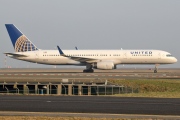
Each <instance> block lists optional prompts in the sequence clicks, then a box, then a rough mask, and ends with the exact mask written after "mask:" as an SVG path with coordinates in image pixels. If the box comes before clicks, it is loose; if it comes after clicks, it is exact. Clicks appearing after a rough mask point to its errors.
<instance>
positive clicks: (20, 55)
mask: <svg viewBox="0 0 180 120" xmlns="http://www.w3.org/2000/svg"><path fill="white" fill-rule="evenodd" d="M4 54H5V55H6V56H12V57H27V56H26V55H23V54H17V53H4Z"/></svg>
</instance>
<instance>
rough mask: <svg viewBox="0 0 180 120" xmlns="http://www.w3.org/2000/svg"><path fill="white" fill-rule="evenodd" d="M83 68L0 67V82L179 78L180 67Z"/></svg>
mask: <svg viewBox="0 0 180 120" xmlns="http://www.w3.org/2000/svg"><path fill="white" fill-rule="evenodd" d="M82 70H83V69H0V82H43V81H44V82H58V81H59V79H73V80H76V79H94V80H97V79H180V69H160V70H159V72H158V73H153V72H152V70H148V69H116V70H112V71H111V70H107V71H105V70H95V72H94V73H82Z"/></svg>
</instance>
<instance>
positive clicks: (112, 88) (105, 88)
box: [0, 85, 139, 95]
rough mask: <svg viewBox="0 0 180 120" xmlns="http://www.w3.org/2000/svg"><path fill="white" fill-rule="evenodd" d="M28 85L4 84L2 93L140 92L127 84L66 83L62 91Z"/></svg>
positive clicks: (82, 93) (0, 90)
mask: <svg viewBox="0 0 180 120" xmlns="http://www.w3.org/2000/svg"><path fill="white" fill-rule="evenodd" d="M33 88H34V87H27V88H26V89H23V88H22V87H18V86H17V87H16V88H13V87H12V86H10V85H9V86H2V85H0V93H1V94H41V95H42V94H44V95H45V94H47V95H51V94H52V95H56V94H58V95H115V94H128V93H138V92H139V88H138V87H136V88H134V87H126V86H90V87H88V86H82V87H81V88H78V86H72V87H71V88H69V87H68V85H64V86H63V87H62V89H61V90H60V91H58V90H59V89H57V88H55V87H50V88H43V87H41V88H38V89H36V90H35V89H33Z"/></svg>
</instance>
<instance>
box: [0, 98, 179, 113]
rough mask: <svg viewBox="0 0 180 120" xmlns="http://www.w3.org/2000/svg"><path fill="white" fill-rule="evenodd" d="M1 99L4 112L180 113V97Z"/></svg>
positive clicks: (0, 108) (0, 103)
mask: <svg viewBox="0 0 180 120" xmlns="http://www.w3.org/2000/svg"><path fill="white" fill-rule="evenodd" d="M0 98H1V99H0V106H1V107H0V111H21V112H67V113H106V114H144V115H180V99H165V98H123V97H102V96H90V97H88V96H21V95H19V96H17V95H13V96H11V95H5V96H2V95H1V96H0Z"/></svg>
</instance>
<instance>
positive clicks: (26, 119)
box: [0, 116, 162, 120]
mask: <svg viewBox="0 0 180 120" xmlns="http://www.w3.org/2000/svg"><path fill="white" fill-rule="evenodd" d="M0 120H139V119H127V118H86V117H41V116H39V117H34V116H14V117H13V116H12V117H10V116H0ZM140 120H162V119H156V118H154V119H143V118H141V119H140Z"/></svg>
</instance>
